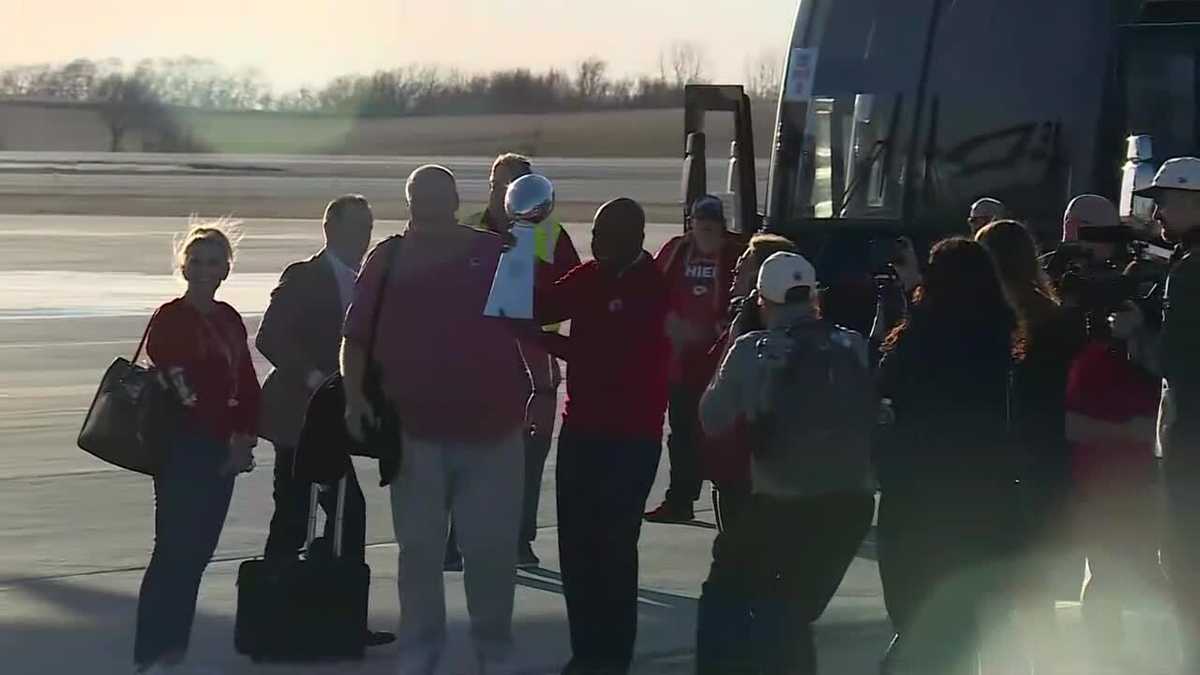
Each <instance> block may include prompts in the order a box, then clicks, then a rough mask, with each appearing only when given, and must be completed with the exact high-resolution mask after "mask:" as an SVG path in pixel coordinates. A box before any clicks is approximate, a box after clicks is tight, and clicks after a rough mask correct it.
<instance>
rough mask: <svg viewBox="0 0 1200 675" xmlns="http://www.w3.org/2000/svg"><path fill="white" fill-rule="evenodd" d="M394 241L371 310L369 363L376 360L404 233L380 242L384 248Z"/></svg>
mask: <svg viewBox="0 0 1200 675" xmlns="http://www.w3.org/2000/svg"><path fill="white" fill-rule="evenodd" d="M393 241H394V242H395V246H396V250H394V251H390V252H389V254H388V257H387V259H385V260H384V265H383V278H382V279H380V282H379V294H378V295H376V296H375V307H374V308H372V310H371V332H370V337H369V338H368V339H367V363H372V362H373V361H374V360H375V342H376V340H375V334H376V333H377V332H378V331H379V316H380V315H381V314H382V313H383V300H384V297H385V296H387V289H388V283H389V282H390V281H391V275H392V265H394V264H395V262H396V257H397V256H398V255H400V248H401V244H402V243H403V242H404V235H402V234H397V235H393V236H391V237H388V238H387V239H385V240H384V241H382V242H380V244H379V246H380V248H382V247H383V246H385V245H387V244H388V242H393Z"/></svg>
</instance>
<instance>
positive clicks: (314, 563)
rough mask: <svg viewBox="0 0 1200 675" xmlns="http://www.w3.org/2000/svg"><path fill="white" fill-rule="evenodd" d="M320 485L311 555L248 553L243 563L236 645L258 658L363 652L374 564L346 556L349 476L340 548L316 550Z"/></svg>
mask: <svg viewBox="0 0 1200 675" xmlns="http://www.w3.org/2000/svg"><path fill="white" fill-rule="evenodd" d="M319 489H320V488H319V486H317V485H315V484H314V485H313V486H312V494H311V497H310V499H309V507H308V508H309V513H308V538H307V545H306V550H307V552H306V554H305V557H304V558H303V559H299V560H290V561H286V562H275V561H270V560H248V561H246V562H244V563H242V565H241V567H239V568H238V580H237V585H238V593H237V620H236V623H235V625H234V648H235V649H237V651H238V653H240V654H245V655H247V656H249V657H250V658H251V660H253V661H256V662H257V661H285V662H306V661H333V660H346V659H361V658H362V657H363V652H364V650H365V647H366V643H365V641H366V636H367V597H368V594H369V588H370V585H371V568H370V567H368V566H367V564H366V563H365V562H362V561H359V560H352V559H347V558H345V557H343V556H342V530H343V513H344V511H345V502H346V479H345V478H344V477H343V478H342V479H341V480H340V481H338V484H337V490H338V498H337V509H336V513H335V515H334V518H335V523H334V541H333V551H332V554H329V553H322V552H321V551H315V550H314V546H313V541H314V538H315V535H316V525H317V494H318V490H319Z"/></svg>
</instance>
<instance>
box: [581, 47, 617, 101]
mask: <svg viewBox="0 0 1200 675" xmlns="http://www.w3.org/2000/svg"><path fill="white" fill-rule="evenodd" d="M608 89H609V82H608V62H607V61H605V60H603V59H601V58H600V57H598V56H589V57H588V58H586V59H584V60H583V61H580V62H579V67H578V70H577V72H576V74H575V94H576V96H578V97H579V100H580V101H581V102H583V103H585V104H586V103H596V102H599V101H600V100H601V99H603V98H605V97H606V96H607V95H608Z"/></svg>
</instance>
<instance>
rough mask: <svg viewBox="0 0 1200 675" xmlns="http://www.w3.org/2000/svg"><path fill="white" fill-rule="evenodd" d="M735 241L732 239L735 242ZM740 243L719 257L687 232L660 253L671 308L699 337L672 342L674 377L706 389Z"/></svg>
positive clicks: (658, 260)
mask: <svg viewBox="0 0 1200 675" xmlns="http://www.w3.org/2000/svg"><path fill="white" fill-rule="evenodd" d="M731 241H732V240H731ZM739 255H740V246H736V245H733V244H732V243H731V244H729V245H726V246H723V247H722V248H721V250H720V251H718V252H717V253H715V254H714V255H705V254H703V253H701V252H700V251H699V250H698V249H697V248H696V246H695V245H694V244H693V243H692V240H691V237H689V236H687V235H684V236H680V237H675V238H674V239H672V240H670V241H668V242H667V243H666V244H665V245H664V246H663V247H662V250H660V251H659V253H658V255H657V256H656V257H655V262H656V264H657V265H658V268H659V270H660V271H661V272H662V275H663V278H664V280H665V281H666V284H667V292H668V302H669V306H670V311H671V312H672V313H674V314H675V316H677V317H678V318H679V319H681V320H683V321H685V322H687V323H688V324H690V326H691V328H692V331H693V332H694V334H695V336H696V339H695V340H692V341H691V342H687V343H685V344H682V345H674V344H673V345H672V352H671V361H670V373H669V374H670V380H671V382H673V383H682V384H691V385H693V386H696V387H704V386H705V385H707V384H708V379H709V377H711V375H712V371H711V369H710V368H708V367H707V366H706V364H707V363H708V361H709V359H708V358H707V356H708V349H709V347H711V346H712V344H713V340H715V339H716V338H717V337H718V336H719V335H720V331H721V323H722V322H723V321H724V320H725V315H726V313H727V312H728V311H729V287H730V284H731V282H732V279H733V267H734V265H736V264H737V258H738V256H739Z"/></svg>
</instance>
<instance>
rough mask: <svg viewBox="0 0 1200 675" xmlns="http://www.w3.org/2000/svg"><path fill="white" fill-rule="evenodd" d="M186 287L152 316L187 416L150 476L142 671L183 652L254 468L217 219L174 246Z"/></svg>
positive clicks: (238, 337) (249, 387) (161, 358)
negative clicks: (209, 572)
mask: <svg viewBox="0 0 1200 675" xmlns="http://www.w3.org/2000/svg"><path fill="white" fill-rule="evenodd" d="M176 258H177V264H178V265H179V269H180V271H181V272H182V275H183V278H184V279H185V280H186V281H187V292H186V293H184V295H183V297H182V298H178V299H176V300H172V301H171V302H168V303H167V304H165V305H163V306H161V307H159V308H158V310H157V311H156V312H155V313H154V316H153V317H152V318H151V319H150V328H149V334H148V336H147V339H146V352H147V353H148V354H149V355H150V358H151V359H152V360H153V361H154V363H155V365H156V366H158V367H159V368H160V369H161V370H162V371H163V372H165V373H166V374H167V375H168V378H169V379H170V381H171V383H172V384H173V385H174V387H175V389H176V390H177V393H178V394H179V398H180V401H181V402H182V403H183V406H184V409H185V412H184V417H183V423H182V424H181V425H180V428H179V430H178V432H177V435H176V437H175V439H174V440H173V442H172V444H171V447H170V449H169V450H168V454H167V458H166V461H165V462H164V464H163V467H162V468H161V469H160V470H159V472H158V473H157V474H156V475H155V476H154V497H155V513H154V531H155V538H154V553H153V555H152V556H151V558H150V565H149V566H148V567H147V568H146V575H145V576H144V577H143V579H142V587H141V592H140V594H139V597H138V617H137V636H136V639H135V641H134V662H135V663H136V664H137V669H138V672H147V671H149V670H151V669H157V668H160V667H165V666H171V665H174V664H177V663H179V662H180V661H182V660H183V657H184V654H185V652H186V651H187V646H188V638H189V635H190V633H191V628H192V620H193V618H194V617H195V614H196V594H197V592H198V589H199V586H200V577H201V575H202V574H203V573H204V568H205V567H206V566H207V565H208V561H209V559H210V558H211V557H212V554H213V551H214V549H216V546H217V540H218V539H219V538H220V536H221V529H222V528H223V527H224V525H225V516H226V514H227V513H228V511H229V501H230V499H231V497H232V496H233V482H234V477H235V476H236V475H237V474H238V473H239V472H244V471H249V470H250V469H251V468H253V462H254V460H253V455H252V454H251V450H252V448H253V447H254V445H255V442H256V437H257V420H258V407H259V394H260V391H259V385H258V378H257V377H256V375H255V373H254V365H253V364H252V363H251V361H250V350H249V348H248V346H247V339H246V327H245V325H244V324H243V323H242V317H241V316H240V315H239V314H238V312H237V310H235V309H234V308H233V307H231V306H229V305H227V304H225V303H224V302H219V301H217V300H216V299H215V298H214V296H215V294H216V292H217V288H218V287H220V285H221V282H223V281H224V280H225V279H226V278H227V277H228V276H229V271H230V267H231V265H232V262H233V245H232V243H231V241H230V238H229V236H228V235H227V234H226V233H225V230H224V228H223V224H222V223H217V224H215V225H214V226H201V227H195V228H193V229H192V230H191V231H190V232H189V233H188V234H187V236H186V237H185V238H184V239H183V240H182V241H181V242H180V243H179V244H178V246H177V248H176Z"/></svg>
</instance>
